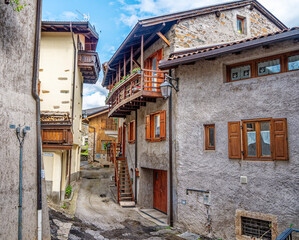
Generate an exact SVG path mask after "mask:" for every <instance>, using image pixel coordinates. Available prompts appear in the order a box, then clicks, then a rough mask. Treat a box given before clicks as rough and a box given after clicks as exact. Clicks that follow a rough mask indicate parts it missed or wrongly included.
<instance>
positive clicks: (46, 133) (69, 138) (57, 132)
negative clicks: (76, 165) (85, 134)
mask: <svg viewBox="0 0 299 240" xmlns="http://www.w3.org/2000/svg"><path fill="white" fill-rule="evenodd" d="M71 126H72V125H71V123H66V122H65V121H63V122H61V121H47V122H42V124H41V137H42V143H43V148H44V149H71V148H72V145H73V134H72V131H71Z"/></svg>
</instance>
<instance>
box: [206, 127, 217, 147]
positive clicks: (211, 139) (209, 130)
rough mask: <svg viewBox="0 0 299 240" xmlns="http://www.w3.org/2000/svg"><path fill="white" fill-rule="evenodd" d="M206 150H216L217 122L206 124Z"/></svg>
mask: <svg viewBox="0 0 299 240" xmlns="http://www.w3.org/2000/svg"><path fill="white" fill-rule="evenodd" d="M204 127H205V150H215V124H209V125H205V126H204Z"/></svg>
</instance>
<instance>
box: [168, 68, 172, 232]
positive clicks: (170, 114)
mask: <svg viewBox="0 0 299 240" xmlns="http://www.w3.org/2000/svg"><path fill="white" fill-rule="evenodd" d="M169 76H171V70H169ZM168 112H169V225H170V226H171V227H173V182H172V180H173V176H172V91H171V94H170V96H169V101H168Z"/></svg>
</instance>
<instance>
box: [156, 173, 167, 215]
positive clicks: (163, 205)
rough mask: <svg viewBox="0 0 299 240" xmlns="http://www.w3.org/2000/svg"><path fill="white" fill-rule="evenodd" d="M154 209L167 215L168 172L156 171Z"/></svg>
mask: <svg viewBox="0 0 299 240" xmlns="http://www.w3.org/2000/svg"><path fill="white" fill-rule="evenodd" d="M153 177H154V203H153V207H154V208H155V209H157V210H160V211H161V212H164V213H167V171H163V170H154V176H153Z"/></svg>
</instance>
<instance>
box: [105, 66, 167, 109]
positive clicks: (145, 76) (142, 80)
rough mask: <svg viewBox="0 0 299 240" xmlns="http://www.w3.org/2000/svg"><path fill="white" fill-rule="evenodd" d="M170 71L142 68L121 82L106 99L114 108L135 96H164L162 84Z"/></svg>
mask: <svg viewBox="0 0 299 240" xmlns="http://www.w3.org/2000/svg"><path fill="white" fill-rule="evenodd" d="M166 73H168V71H160V70H150V69H142V70H140V71H138V72H137V73H134V74H132V75H131V76H129V77H128V78H127V79H126V80H125V81H123V82H120V83H119V84H118V85H117V86H116V87H114V89H112V90H111V91H110V93H109V95H108V97H107V99H106V104H109V106H110V108H111V109H113V108H114V107H115V106H116V105H118V104H122V102H123V101H124V100H129V101H130V100H132V99H134V96H137V95H138V96H148V97H162V95H161V90H160V85H161V83H163V82H164V79H165V74H166Z"/></svg>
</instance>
